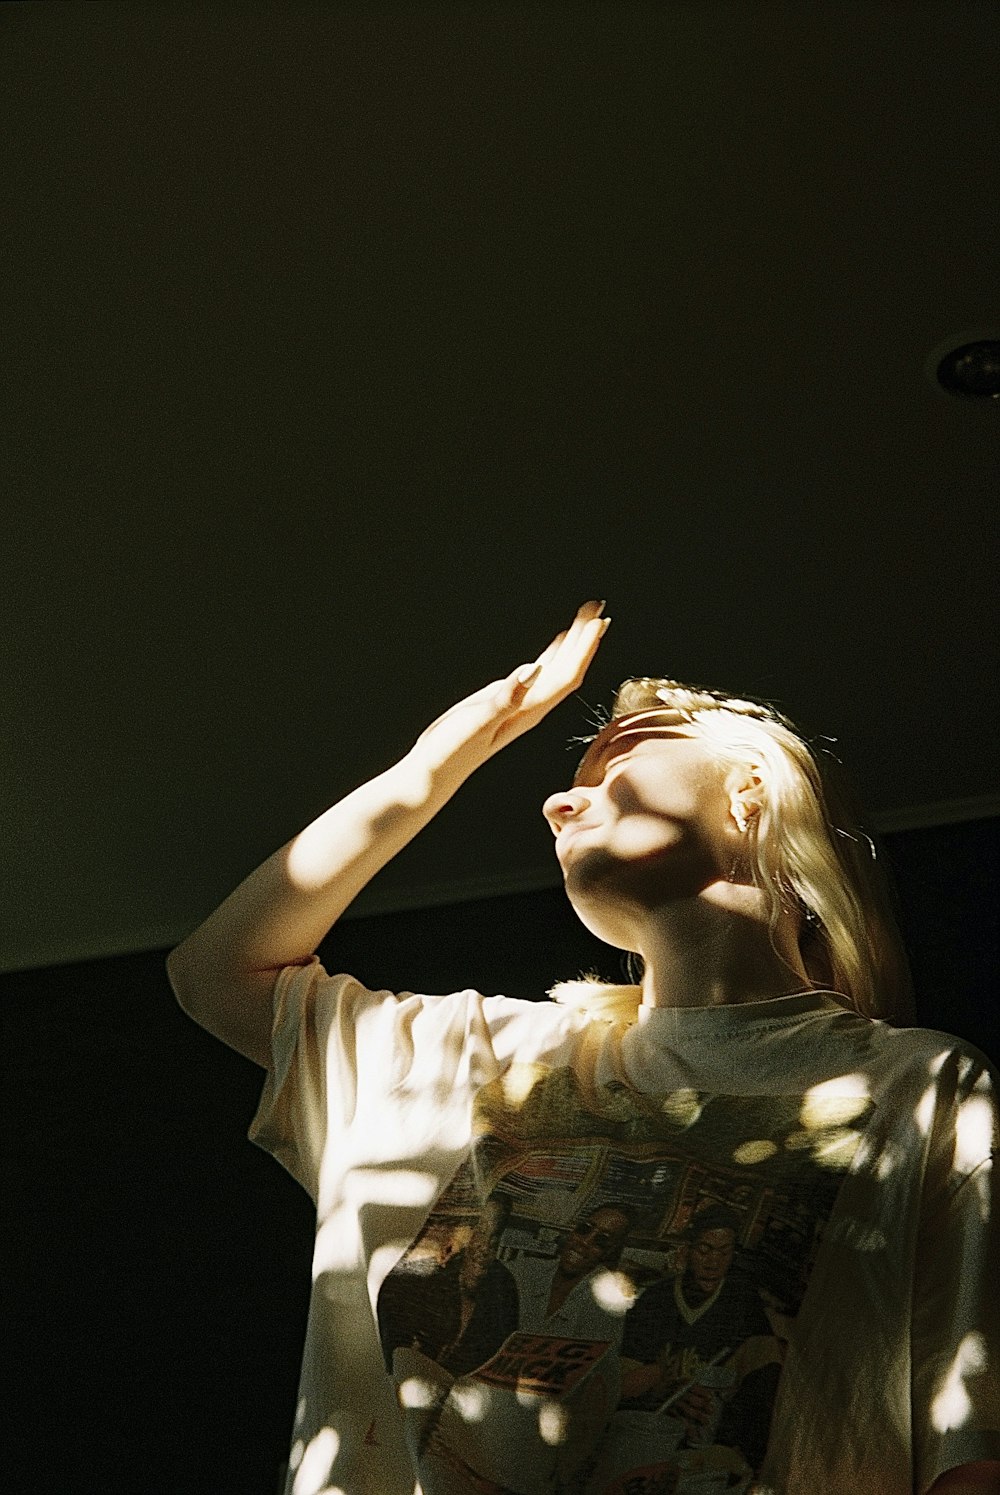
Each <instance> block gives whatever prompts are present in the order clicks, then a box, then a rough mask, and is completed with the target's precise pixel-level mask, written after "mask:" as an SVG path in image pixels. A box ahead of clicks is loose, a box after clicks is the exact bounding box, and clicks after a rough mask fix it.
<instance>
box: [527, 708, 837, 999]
mask: <svg viewBox="0 0 1000 1495" xmlns="http://www.w3.org/2000/svg"><path fill="white" fill-rule="evenodd" d="M764 794H766V785H765V784H763V783H762V781H761V778H760V776H759V774H758V772H757V766H756V765H754V764H752V763H749V764H746V765H743V766H742V767H741V768H738V769H732V768H729V769H727V768H726V767H724V766H723V765H722V764H720V762H719V761H718V759H716V758H715V757H713V756H712V753H711V751H710V749H709V747H708V746H707V744H705V743H704V742H703V741H702V740H700V739H699V737H698V736H697V734H696V732H695V731H694V730H693V729H692V728H691V727H690V726H689V725H688V724H686V723H684V722H682V721H681V720H680V719H679V718H678V716H677V715H676V713H671V712H668V711H666V710H663V711H651V712H650V711H646V712H641V713H633V714H631V715H629V716H626V717H622V718H620V719H619V721H618V722H615V723H612V724H611V725H610V726H609V727H607V728H605V729H604V731H603V732H601V733H600V734H599V735H598V737H597V738H596V739H595V741H594V742H593V743H592V744H591V745H590V748H589V749H588V751H587V753H586V755H585V757H584V760H583V763H582V764H581V766H580V769H579V770H578V773H577V776H576V779H575V780H574V783H573V785H572V787H571V788H570V789H567V790H564V791H562V792H561V793H558V794H553V795H550V797H549V798H548V799H547V800H546V801H545V803H544V804H543V806H542V814H543V815H544V816H545V819H546V820H547V821H548V823H549V826H550V828H551V829H552V831H553V833H554V835H555V838H556V841H555V851H556V857H557V859H558V861H559V865H560V868H561V869H562V874H563V880H564V883H565V887H566V893H567V896H568V898H569V900H570V902H571V903H572V905H573V908H574V909H575V910H576V913H577V915H578V916H579V918H580V919H581V921H582V922H583V923H584V924H585V925H586V926H587V928H588V929H589V930H590V931H591V932H592V933H593V934H595V935H596V936H597V937H598V939H601V940H604V941H606V942H607V943H608V944H610V945H615V946H617V947H618V948H619V949H621V950H633V951H637V952H638V953H639V954H640V955H641V956H642V958H643V962H644V974H643V980H642V1000H643V1003H644V1004H646V1005H647V1006H653V1007H669V1006H673V1007H680V1006H693V1007H710V1006H720V1005H724V1004H730V1003H739V1002H753V1001H761V1000H765V999H767V998H769V997H776V996H781V995H783V994H785V993H787V992H790V991H796V990H802V989H804V988H808V987H809V985H810V982H809V978H808V976H807V974H806V970H805V967H804V965H803V964H802V959H801V956H800V954H799V947H798V936H799V918H798V916H797V915H796V914H794V913H792V912H787V913H785V914H784V915H783V916H782V918H781V920H780V921H779V924H778V927H777V929H776V930H775V931H774V935H773V943H772V938H771V937H769V931H768V917H767V909H766V904H765V900H764V897H763V895H762V893H761V892H760V891H759V890H758V889H757V888H756V887H754V886H753V882H752V880H751V873H750V861H749V856H748V852H747V841H748V833H747V831H745V830H741V828H740V824H739V821H740V818H741V817H742V818H744V819H745V820H746V821H747V823H749V822H750V821H751V820H752V817H753V816H754V814H756V813H757V812H758V810H759V804H760V801H761V798H762V796H763V795H764Z"/></svg>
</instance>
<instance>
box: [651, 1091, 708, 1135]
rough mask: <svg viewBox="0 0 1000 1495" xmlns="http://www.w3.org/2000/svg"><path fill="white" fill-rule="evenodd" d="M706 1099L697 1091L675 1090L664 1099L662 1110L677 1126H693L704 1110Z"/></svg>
mask: <svg viewBox="0 0 1000 1495" xmlns="http://www.w3.org/2000/svg"><path fill="white" fill-rule="evenodd" d="M706 1099H707V1097H706V1096H703V1095H700V1094H699V1092H698V1091H697V1090H673V1091H671V1092H670V1094H669V1095H667V1096H665V1097H664V1101H663V1105H662V1106H661V1108H660V1109H661V1112H662V1114H663V1115H664V1116H665V1117H666V1118H667V1120H668V1121H673V1122H674V1123H675V1124H676V1125H677V1126H693V1125H694V1123H695V1122H696V1121H697V1120H698V1119H699V1117H700V1116H701V1113H702V1111H703V1110H704V1107H705V1101H706Z"/></svg>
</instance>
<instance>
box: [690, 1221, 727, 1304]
mask: <svg viewBox="0 0 1000 1495" xmlns="http://www.w3.org/2000/svg"><path fill="white" fill-rule="evenodd" d="M735 1249H736V1233H735V1231H732V1230H726V1229H724V1228H720V1229H718V1230H705V1231H702V1233H701V1235H700V1236H699V1237H698V1239H697V1240H696V1241H695V1243H694V1245H693V1246H692V1247H691V1249H690V1251H689V1252H688V1265H687V1271H688V1275H689V1276H690V1277H693V1278H694V1280H695V1282H696V1283H697V1285H698V1286H699V1287H700V1288H701V1290H702V1292H705V1293H713V1292H714V1291H715V1289H716V1288H717V1287H718V1286H719V1283H720V1282H721V1281H722V1279H723V1277H725V1275H726V1273H727V1272H728V1271H729V1266H730V1263H731V1262H732V1259H733V1252H734V1251H735Z"/></svg>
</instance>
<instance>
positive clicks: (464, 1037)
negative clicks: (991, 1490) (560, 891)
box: [250, 958, 1000, 1495]
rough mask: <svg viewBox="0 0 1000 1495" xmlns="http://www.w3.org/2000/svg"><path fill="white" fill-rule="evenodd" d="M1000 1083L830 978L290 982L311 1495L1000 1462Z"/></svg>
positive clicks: (718, 1480)
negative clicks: (741, 1001) (374, 986)
mask: <svg viewBox="0 0 1000 1495" xmlns="http://www.w3.org/2000/svg"><path fill="white" fill-rule="evenodd" d="M997 1086H998V1081H997V1075H996V1072H995V1071H994V1070H992V1069H991V1067H990V1065H989V1064H988V1062H987V1061H986V1060H985V1059H984V1057H983V1056H982V1055H981V1054H980V1053H979V1052H978V1051H977V1050H976V1049H975V1048H974V1047H973V1046H971V1045H970V1044H968V1043H965V1042H963V1041H961V1040H959V1039H956V1038H953V1037H950V1036H949V1035H947V1034H942V1033H936V1032H931V1031H928V1030H924V1029H918V1028H910V1029H896V1028H892V1027H889V1026H888V1025H886V1024H884V1023H882V1022H877V1021H871V1020H869V1019H866V1018H862V1017H860V1016H858V1015H857V1014H855V1013H854V1012H853V1011H851V1010H849V1009H847V1008H846V1006H845V1004H844V999H843V998H839V997H838V996H837V995H836V994H834V993H829V992H822V991H815V992H809V993H805V994H799V995H795V996H789V997H782V998H778V999H775V1000H772V1001H766V1002H755V1003H750V1004H746V1005H742V1006H735V1007H723V1008H698V1007H692V1008H670V1009H653V1008H648V1007H643V1006H639V1005H637V996H630V994H629V993H628V992H627V991H624V990H623V989H620V988H619V989H614V988H613V989H609V990H608V992H607V993H606V994H603V995H602V994H600V993H598V994H597V995H596V996H595V999H594V1000H593V1001H592V1002H590V1003H587V1004H584V1005H576V1006H574V1005H561V1004H558V1003H554V1002H538V1003H535V1002H525V1001H521V1000H517V999H513V998H508V997H503V996H490V997H486V996H483V995H482V994H480V993H478V992H476V991H471V990H468V991H460V992H454V993H451V994H449V995H444V996H426V995H419V994H414V993H406V992H404V993H398V994H397V993H392V992H388V991H378V992H376V991H369V990H367V989H366V988H365V987H363V986H362V985H360V984H359V983H358V982H357V981H356V980H354V979H353V978H352V977H351V976H348V975H336V976H328V975H327V974H326V972H325V971H324V970H323V968H322V966H321V965H320V964H319V962H318V961H317V960H315V958H314V959H313V961H312V962H311V963H309V964H308V965H305V966H293V967H289V968H287V969H286V970H285V971H283V972H282V973H281V975H280V976H279V978H278V980H277V983H276V987H275V995H274V1029H273V1062H272V1065H271V1068H270V1070H269V1072H268V1076H267V1081H266V1084H265V1087H264V1092H263V1095H262V1098H261V1102H260V1106H259V1108H258V1111H257V1114H256V1116H255V1118H254V1120H253V1123H252V1126H251V1129H250V1136H251V1138H252V1139H253V1140H254V1141H255V1142H257V1143H258V1144H259V1145H260V1146H262V1147H264V1148H266V1149H267V1150H268V1151H269V1152H271V1153H272V1154H273V1155H274V1156H275V1157H276V1158H277V1159H278V1160H279V1161H280V1162H281V1163H282V1164H283V1165H284V1166H285V1167H286V1168H287V1169H288V1170H289V1171H290V1172H291V1173H292V1175H293V1176H294V1177H295V1178H296V1179H298V1181H299V1182H300V1183H301V1184H302V1186H303V1187H304V1188H305V1189H306V1190H308V1192H309V1194H310V1196H311V1197H312V1199H313V1200H314V1202H315V1205H316V1211H317V1226H316V1242H315V1251H314V1257H313V1274H312V1275H313V1285H312V1296H311V1301H310V1311H309V1320H308V1327H307V1332H306V1343H305V1351H304V1357H303V1363H302V1373H301V1381H300V1386H299V1392H298V1401H297V1409H296V1415H295V1425H294V1430H293V1434H292V1439H293V1442H292V1449H291V1454H290V1462H289V1474H288V1483H287V1487H286V1488H287V1495H336V1492H343V1495H414V1492H422V1495H507V1492H516V1495H543V1492H556V1495H666V1492H669V1495H708V1492H716V1491H718V1492H722V1491H729V1492H733V1491H736V1492H740V1495H750V1492H754V1495H815V1492H817V1491H823V1492H825V1495H914V1492H915V1495H923V1492H925V1491H926V1490H928V1489H929V1487H930V1486H931V1485H932V1484H933V1482H934V1480H935V1479H936V1478H937V1477H938V1476H939V1475H940V1474H941V1473H942V1472H944V1471H945V1470H946V1469H949V1468H951V1467H953V1466H955V1465H957V1464H961V1463H965V1462H972V1461H974V1460H977V1459H986V1458H1000V1314H998V1302H1000V1279H998V1272H997V1268H998V1266H1000V1260H998V1252H997V1245H996V1242H997V1227H998V1223H1000V1201H998V1198H997V1187H996V1178H995V1171H994V1170H993V1169H992V1168H991V1161H992V1158H993V1155H994V1153H995V1150H996V1147H997V1136H998V1106H997Z"/></svg>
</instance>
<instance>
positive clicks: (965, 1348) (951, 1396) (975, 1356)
mask: <svg viewBox="0 0 1000 1495" xmlns="http://www.w3.org/2000/svg"><path fill="white" fill-rule="evenodd" d="M988 1361H989V1357H988V1353H987V1348H986V1340H985V1338H984V1336H983V1335H982V1334H980V1333H978V1332H973V1333H971V1334H967V1335H966V1336H965V1338H964V1339H963V1340H962V1343H961V1344H960V1345H959V1347H958V1351H957V1353H956V1355H955V1358H954V1360H953V1361H952V1363H951V1367H950V1369H949V1371H948V1373H947V1375H946V1376H945V1378H944V1384H943V1385H942V1387H941V1390H940V1391H939V1392H938V1393H937V1395H936V1396H935V1398H934V1400H933V1402H932V1403H931V1422H932V1423H933V1425H934V1427H935V1428H936V1430H937V1431H938V1432H939V1433H947V1432H949V1431H950V1430H951V1429H952V1428H960V1427H963V1426H964V1424H965V1423H966V1421H967V1420H968V1417H969V1414H970V1412H971V1411H972V1400H971V1398H970V1396H969V1393H968V1391H967V1390H966V1389H965V1378H966V1377H967V1376H976V1375H981V1374H982V1373H983V1372H984V1371H985V1370H986V1368H987V1365H988Z"/></svg>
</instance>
